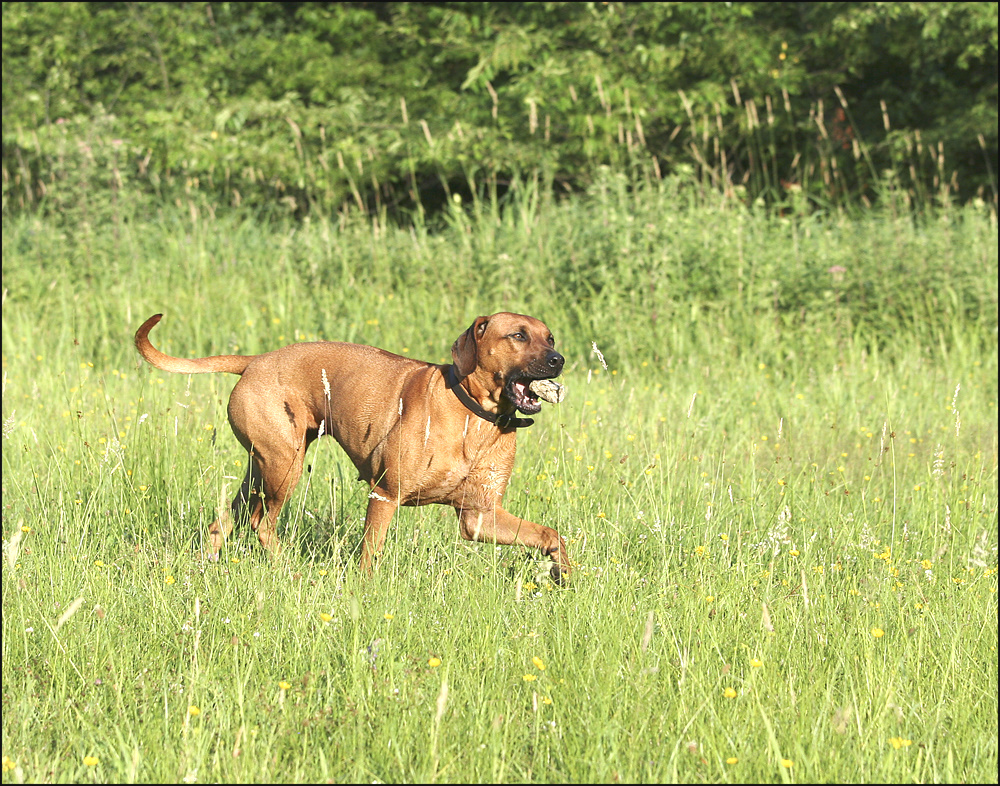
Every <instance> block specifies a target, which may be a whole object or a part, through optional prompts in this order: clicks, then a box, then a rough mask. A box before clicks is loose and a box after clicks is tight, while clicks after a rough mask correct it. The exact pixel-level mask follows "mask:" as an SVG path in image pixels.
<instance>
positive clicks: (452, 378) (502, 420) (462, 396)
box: [445, 366, 535, 429]
mask: <svg viewBox="0 0 1000 786" xmlns="http://www.w3.org/2000/svg"><path fill="white" fill-rule="evenodd" d="M445 385H446V386H447V387H449V388H451V390H452V392H453V393H454V394H455V395H456V396H457V397H458V400H459V401H461V402H462V404H464V405H465V408H466V409H467V410H469V411H470V412H472V414H474V415H478V416H479V417H481V418H482V419H483V420H488V421H489V422H490V423H496V424H497V426H498V427H499V428H501V429H508V428H525V427H526V426H530V425H531V424H532V423H534V422H535V421H533V420H532V419H531V418H518V417H515V416H514V415H500V414H498V413H496V412H487V411H486V410H485V409H483V408H482V407H481V406H480V404H479V402H478V401H476V400H475V399H474V398H473V397H472V396H470V395H469V392H468V391H467V390H466V389H465V388H463V387H462V385H461V383H460V382H459V380H458V374H457V373H456V372H455V367H454V366H448V373H447V374H446V375H445Z"/></svg>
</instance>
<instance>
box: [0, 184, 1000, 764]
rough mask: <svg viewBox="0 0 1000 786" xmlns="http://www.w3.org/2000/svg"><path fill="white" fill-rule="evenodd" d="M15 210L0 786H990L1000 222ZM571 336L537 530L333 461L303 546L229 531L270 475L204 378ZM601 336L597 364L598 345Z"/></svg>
mask: <svg viewBox="0 0 1000 786" xmlns="http://www.w3.org/2000/svg"><path fill="white" fill-rule="evenodd" d="M98 209H99V206H94V207H93V212H92V214H91V218H92V220H90V221H80V222H56V221H51V220H47V219H41V218H31V217H21V218H5V219H4V226H3V288H4V291H3V298H4V302H3V325H2V339H3V475H2V490H3V548H4V559H3V567H2V571H3V574H2V576H3V577H2V582H3V585H2V593H3V639H2V642H3V643H2V648H3V664H2V669H3V699H2V701H3V705H2V710H3V720H2V724H3V782H4V783H8V782H10V783H14V782H23V781H35V782H40V781H44V782H91V781H94V782H118V781H168V782H177V781H182V782H186V783H197V782H213V781H222V782H237V781H242V782H250V781H254V782H276V781H336V782H339V781H371V782H397V781H423V782H428V781H444V782H451V781H461V782H476V781H536V782H569V781H587V782H595V781H600V782H612V781H646V782H669V781H685V782H695V781H707V782H728V781H732V782H736V783H742V782H794V781H802V782H817V781H823V782H860V781H868V782H904V781H938V782H962V781H965V782H968V781H973V782H975V781H992V782H996V780H997V761H998V759H997V671H998V669H997V373H998V369H997V253H998V248H997V223H996V214H995V212H992V211H991V210H990V209H989V208H988V207H985V206H983V205H981V204H980V205H978V206H976V205H970V206H968V207H965V208H959V207H954V206H947V205H945V206H941V207H937V208H935V209H933V210H930V209H928V210H927V211H925V212H923V213H922V214H921V215H919V216H918V217H916V218H914V216H913V213H912V211H909V210H905V209H900V210H898V211H897V210H895V209H894V206H893V203H892V201H891V199H890V200H887V201H886V202H885V203H884V204H883V205H882V206H881V207H879V208H873V209H871V210H869V211H867V212H862V213H857V214H847V213H842V212H838V213H822V212H809V211H807V210H806V209H805V208H804V207H803V206H800V205H796V204H790V205H788V206H787V209H785V210H782V211H774V212H770V213H765V212H763V211H757V210H755V209H754V208H747V207H744V206H742V205H741V204H739V203H737V202H735V201H732V200H726V199H725V198H723V197H722V196H712V195H706V194H705V193H703V192H699V191H694V190H692V189H691V188H689V187H687V186H685V185H684V184H682V183H674V182H670V181H666V180H664V181H662V182H659V183H652V184H646V185H642V184H639V185H636V184H627V183H625V182H624V180H623V179H620V178H615V177H613V176H612V175H610V174H608V176H607V177H606V178H605V179H604V180H602V181H601V182H600V183H599V184H598V185H597V186H595V188H594V189H592V191H591V192H590V193H588V194H585V195H580V196H578V197H575V198H572V199H566V200H564V201H562V202H559V203H555V202H552V201H551V200H549V199H547V198H545V197H544V194H543V191H542V190H540V189H535V188H534V187H533V186H532V184H531V183H530V182H525V183H521V184H519V187H518V188H515V189H514V190H513V191H512V192H511V193H510V194H508V197H507V198H506V200H505V201H504V202H503V204H502V205H497V204H496V203H490V202H487V201H480V200H479V199H474V200H472V201H471V202H469V201H466V202H465V203H464V204H459V203H458V201H457V200H456V201H455V202H454V203H453V204H452V205H451V207H450V209H449V211H448V212H446V213H445V214H443V216H442V217H441V218H440V220H438V221H437V223H435V224H434V225H425V224H423V223H421V222H420V221H418V222H417V223H416V225H415V226H414V227H413V228H405V229H403V228H399V227H397V226H394V225H392V224H390V223H388V222H385V221H380V220H378V219H373V218H362V217H357V216H349V215H344V216H340V217H339V218H334V219H332V220H330V221H321V220H313V221H306V222H303V223H298V224H293V223H290V222H287V223H286V222H284V221H282V220H270V221H264V220H254V218H253V217H251V216H248V215H242V214H239V213H222V212H216V211H213V210H212V209H210V208H209V207H207V206H205V205H198V204H193V203H192V204H188V205H180V206H177V207H172V206H171V207H164V208H163V209H162V210H161V211H160V212H159V213H157V214H155V215H131V214H127V213H122V212H118V211H119V210H121V209H122V208H121V207H120V206H118V207H115V209H113V210H112V209H108V210H107V212H105V213H103V214H101V215H97V213H98ZM500 310H512V311H520V312H523V313H529V314H532V315H534V316H537V317H539V318H541V319H543V320H544V321H545V322H546V323H547V324H548V325H549V327H550V328H551V329H552V331H553V333H554V334H555V336H556V340H557V347H558V348H559V349H560V350H561V351H562V352H563V353H564V354H565V355H566V357H567V364H566V370H565V372H564V381H565V384H566V385H567V387H568V396H567V399H566V401H565V402H564V403H562V404H560V405H558V406H549V405H545V407H544V409H543V412H542V413H541V414H540V415H538V416H537V417H536V422H535V425H534V426H533V427H531V428H530V429H527V430H525V431H523V432H521V434H520V437H519V451H518V460H517V464H516V467H515V472H514V475H513V477H512V479H511V484H510V488H509V490H508V492H507V496H506V500H505V506H506V507H507V509H508V510H510V511H511V512H513V513H516V514H519V515H522V516H525V517H527V518H530V519H532V520H535V521H539V522H542V523H546V524H549V525H551V526H554V527H556V528H558V529H559V530H560V531H561V533H562V534H563V535H564V536H565V537H566V539H567V541H568V544H569V548H570V552H571V557H572V559H573V561H574V562H575V563H576V565H577V570H576V572H575V574H574V576H573V577H572V579H571V581H570V582H569V583H568V584H567V585H566V586H563V587H556V586H553V585H552V584H551V582H550V581H549V580H548V578H547V567H548V563H547V562H546V561H544V560H542V559H541V558H539V557H538V556H537V555H536V554H526V553H524V552H522V551H520V550H518V549H515V548H507V547H494V546H489V545H486V544H470V543H467V542H465V541H462V540H461V539H460V538H459V536H458V531H457V529H458V528H457V522H456V519H455V515H454V513H453V512H452V511H450V510H448V509H445V508H443V507H440V506H429V507H424V508H418V509H404V510H402V511H400V513H398V514H397V517H396V519H395V521H394V525H393V528H392V529H391V530H390V534H389V539H388V541H387V544H386V549H385V552H384V556H383V559H382V561H381V563H380V565H379V567H378V569H377V571H376V573H375V575H374V577H373V578H371V579H368V580H366V579H363V578H362V577H361V576H360V575H359V572H358V569H357V558H358V554H359V548H360V538H361V532H362V521H363V518H364V512H365V505H366V489H365V487H364V486H363V485H362V484H360V483H358V482H357V481H356V480H355V475H354V474H353V473H352V467H351V465H350V463H349V462H348V460H347V459H346V457H345V456H343V454H342V453H341V452H340V449H339V447H338V446H337V445H336V444H335V443H334V442H333V441H332V440H321V441H319V442H318V443H317V444H316V445H315V446H314V447H313V448H312V451H311V453H310V457H309V459H308V463H309V464H310V467H311V471H310V472H309V474H308V475H307V476H304V478H303V481H302V482H301V483H300V485H299V487H298V489H297V490H296V494H295V496H294V498H293V501H292V503H291V504H290V505H289V506H288V507H287V508H286V510H285V512H284V513H283V516H282V523H281V526H280V529H279V533H280V534H281V536H282V538H283V540H284V541H285V542H286V543H289V544H290V545H291V547H290V548H287V549H285V551H284V553H283V554H282V556H281V557H280V558H278V559H277V560H275V561H271V560H269V559H268V558H267V557H266V556H265V555H263V554H262V553H261V551H260V550H259V548H258V546H257V544H256V538H255V537H253V536H252V534H251V533H249V532H246V531H242V530H237V532H236V533H235V536H234V538H233V539H232V540H231V541H230V542H229V544H228V546H227V548H226V550H225V551H224V553H223V555H222V559H221V560H220V562H219V563H217V564H216V563H207V562H205V561H203V559H202V558H201V557H200V555H199V553H200V549H201V546H202V542H203V539H204V538H205V536H206V533H207V527H208V525H209V524H210V523H211V521H212V519H213V518H214V515H215V510H216V508H217V507H218V505H219V504H220V499H223V500H225V501H226V502H228V498H229V497H231V495H232V493H233V491H234V488H235V486H236V485H237V484H238V482H239V479H240V478H241V477H242V473H243V470H244V468H245V462H246V460H247V457H246V455H245V453H244V452H243V451H242V449H240V447H239V445H238V444H237V442H236V440H235V438H234V437H233V436H232V434H231V432H230V430H229V426H228V423H227V421H226V401H227V399H228V394H229V391H230V390H231V388H232V386H233V384H234V382H235V378H234V377H232V376H231V375H199V376H192V377H187V376H182V375H170V374H166V373H163V372H160V371H157V370H155V369H152V368H151V367H149V366H147V365H145V364H143V363H142V362H140V359H139V358H138V355H137V353H136V352H135V350H134V349H133V347H132V335H133V333H134V331H135V329H136V328H137V327H138V326H139V324H141V322H142V321H143V320H144V319H145V318H146V317H148V316H149V315H151V314H154V313H158V312H163V313H164V314H165V317H164V320H163V322H162V323H161V324H160V325H159V326H158V327H157V328H156V330H155V332H154V333H153V336H152V338H153V341H154V343H156V345H157V346H158V347H160V348H162V349H163V350H164V351H166V352H168V353H171V354H175V355H180V356H199V355H208V354H222V353H231V352H241V353H257V352H262V351H266V350H269V349H273V348H276V347H278V346H281V345H283V344H287V343H291V342H293V341H300V340H316V339H331V340H348V341H356V342H360V343H368V344H374V345H377V346H381V347H384V348H386V349H389V350H391V351H394V352H398V353H401V354H406V355H411V356H413V357H419V358H422V359H426V360H430V361H434V362H445V361H447V360H449V358H450V352H449V350H450V347H451V344H452V342H453V341H454V339H455V338H456V337H457V336H458V335H459V334H460V333H461V332H462V331H463V330H464V329H465V328H466V327H468V325H469V324H470V323H471V322H472V320H473V319H474V318H475V317H476V316H477V315H479V314H488V313H492V312H494V311H500ZM595 349H596V351H595Z"/></svg>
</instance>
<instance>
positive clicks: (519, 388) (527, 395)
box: [514, 382, 538, 405]
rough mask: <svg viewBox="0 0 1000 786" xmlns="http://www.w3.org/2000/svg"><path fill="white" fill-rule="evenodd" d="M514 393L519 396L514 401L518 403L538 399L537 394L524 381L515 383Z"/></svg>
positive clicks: (531, 401)
mask: <svg viewBox="0 0 1000 786" xmlns="http://www.w3.org/2000/svg"><path fill="white" fill-rule="evenodd" d="M514 394H515V395H516V396H517V401H515V402H514V403H515V404H518V405H520V404H524V403H525V402H530V403H534V402H535V401H537V400H538V399H537V398H536V397H535V394H534V393H532V392H531V390H529V388H528V386H527V385H526V384H524V383H523V382H515V383H514Z"/></svg>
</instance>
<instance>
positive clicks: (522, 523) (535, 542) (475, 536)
mask: <svg viewBox="0 0 1000 786" xmlns="http://www.w3.org/2000/svg"><path fill="white" fill-rule="evenodd" d="M457 512H458V521H459V531H460V532H461V534H462V537H463V538H465V539H466V540H475V541H479V542H481V543H497V544H500V545H503V546H509V545H512V544H514V543H517V544H519V545H521V546H527V547H528V548H534V549H538V550H539V551H540V552H542V554H544V555H545V556H547V557H551V558H552V560H553V562H555V564H554V565H553V566H552V570H551V571H550V573H551V574H552V579H553V581H556V582H561V581H562V580H563V579H564V578H568V577H569V574H570V573H571V572H572V568H571V567H570V564H569V554H568V553H567V551H566V542H565V541H564V540H563V539H562V537H560V535H559V533H558V532H556V531H555V530H554V529H552V528H551V527H545V526H542V525H541V524H535V523H534V522H533V521H528V520H527V519H522V518H518V517H517V516H513V515H511V514H510V513H508V512H507V511H506V510H504V509H503V508H501V507H500V506H499V505H498V506H496V507H494V508H493V510H474V509H471V508H458V509H457Z"/></svg>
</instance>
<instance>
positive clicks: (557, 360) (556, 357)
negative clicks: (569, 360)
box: [545, 350, 566, 374]
mask: <svg viewBox="0 0 1000 786" xmlns="http://www.w3.org/2000/svg"><path fill="white" fill-rule="evenodd" d="M545 360H546V362H547V363H548V364H549V368H551V369H552V370H553V371H554V372H555V373H557V374H558V373H559V372H560V371H562V367H563V363H565V362H566V358H564V357H563V356H562V355H560V354H559V353H558V352H556V351H555V350H553V351H552V352H549V354H548V357H547V358H546V359H545Z"/></svg>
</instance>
